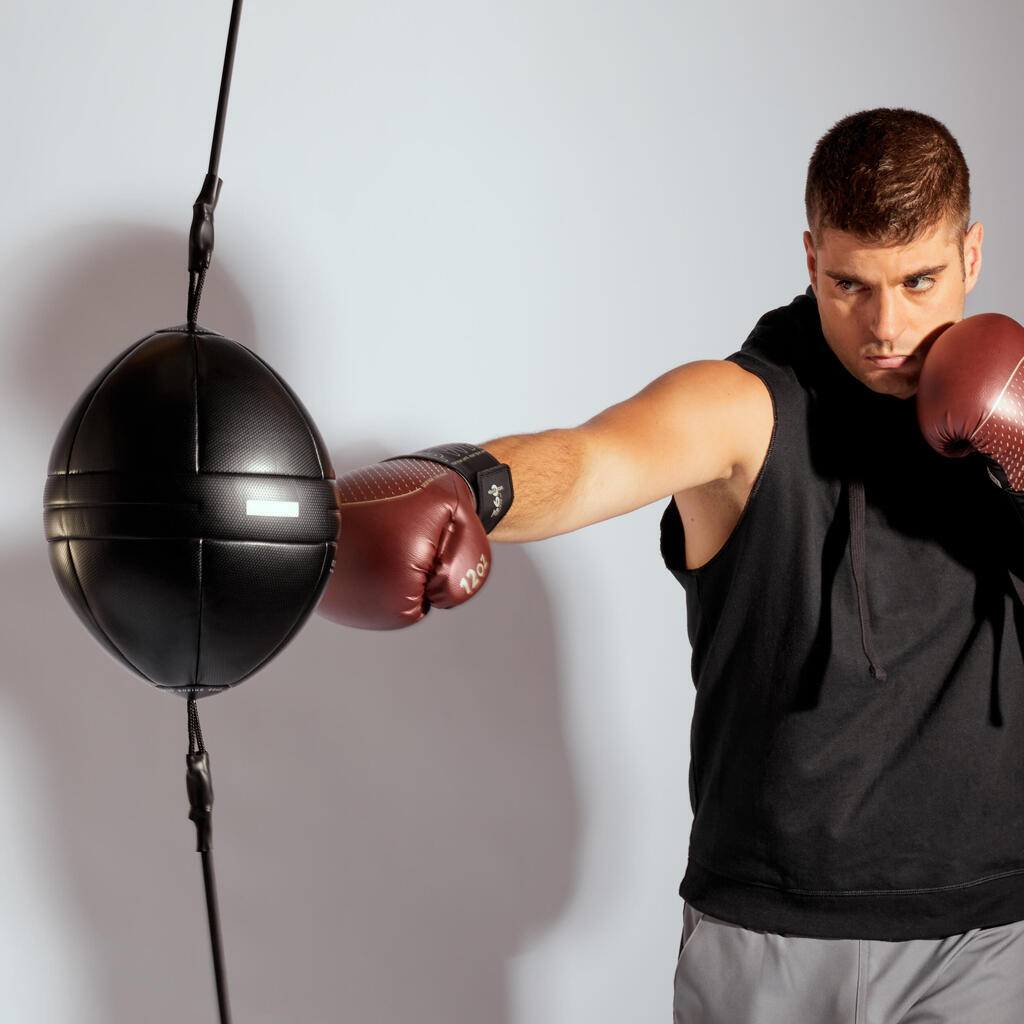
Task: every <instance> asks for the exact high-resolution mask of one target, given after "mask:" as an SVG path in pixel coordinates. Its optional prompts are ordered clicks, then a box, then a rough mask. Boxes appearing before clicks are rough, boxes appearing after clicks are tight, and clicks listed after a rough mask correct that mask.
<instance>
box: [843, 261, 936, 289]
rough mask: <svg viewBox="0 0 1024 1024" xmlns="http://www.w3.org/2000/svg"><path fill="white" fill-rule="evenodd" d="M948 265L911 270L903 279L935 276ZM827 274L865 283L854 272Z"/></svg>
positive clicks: (856, 282)
mask: <svg viewBox="0 0 1024 1024" xmlns="http://www.w3.org/2000/svg"><path fill="white" fill-rule="evenodd" d="M948 266H949V264H948V263H942V264H940V265H939V266H937V267H925V268H924V269H922V270H914V271H911V273H909V274H904V275H903V280H904V281H909V280H910V279H911V278H914V277H934V276H935V275H936V274H941V273H942V271H944V270H945V269H946V267H948ZM825 276H826V277H831V278H832V280H833V281H853V282H854V284H863V283H864V282H863V281H862V280H861V279H860V278H859V277H856V276H855V275H853V274H841V273H840V272H839V271H837V270H826V271H825Z"/></svg>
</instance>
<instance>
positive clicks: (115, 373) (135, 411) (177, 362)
mask: <svg viewBox="0 0 1024 1024" xmlns="http://www.w3.org/2000/svg"><path fill="white" fill-rule="evenodd" d="M154 466H159V467H160V470H161V471H162V472H166V473H184V472H187V471H189V470H191V471H193V472H194V471H195V468H196V394H195V352H194V343H193V339H192V338H191V337H190V336H189V335H187V334H180V333H176V332H166V333H157V334H153V335H151V336H150V337H149V338H147V339H145V340H144V341H143V342H142V343H141V344H139V345H137V346H135V348H134V349H133V350H132V351H131V353H130V354H129V355H128V357H127V358H125V359H122V360H121V362H120V363H118V365H117V366H116V367H115V368H114V369H113V370H112V371H111V372H110V373H109V374H108V375H107V377H106V379H105V380H104V381H103V382H102V383H101V385H100V386H99V388H97V390H96V393H95V394H94V395H93V398H92V401H91V402H90V403H89V405H88V408H86V409H85V411H84V413H83V414H82V419H81V423H80V425H79V428H78V433H77V435H76V437H75V440H74V445H73V447H72V450H71V455H70V459H69V461H68V471H69V472H71V473H98V472H99V473H102V472H107V473H126V472H132V471H136V472H146V471H149V470H152V468H153V467H154Z"/></svg>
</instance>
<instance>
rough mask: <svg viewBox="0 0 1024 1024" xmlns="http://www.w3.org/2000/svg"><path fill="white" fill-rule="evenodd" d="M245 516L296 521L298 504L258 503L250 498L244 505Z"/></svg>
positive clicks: (279, 502)
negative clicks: (275, 517) (276, 517)
mask: <svg viewBox="0 0 1024 1024" xmlns="http://www.w3.org/2000/svg"><path fill="white" fill-rule="evenodd" d="M245 514H246V515H247V516H280V517H282V518H287V519H298V518H299V503H298V502H297V501H259V500H256V499H254V498H250V499H249V500H248V501H247V502H246V503H245Z"/></svg>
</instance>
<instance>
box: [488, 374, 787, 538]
mask: <svg viewBox="0 0 1024 1024" xmlns="http://www.w3.org/2000/svg"><path fill="white" fill-rule="evenodd" d="M771 431H772V406H771V399H770V397H769V395H768V392H767V390H766V388H765V387H764V385H763V384H762V383H761V381H760V380H758V378H756V377H754V376H753V375H752V374H750V373H747V372H746V371H745V370H743V369H741V368H740V367H738V366H736V365H735V364H734V363H728V362H713V361H707V362H698V363H689V364H687V365H685V366H680V367H678V368H677V369H675V370H672V371H670V372H669V373H667V374H665V375H664V376H662V377H659V378H658V379H657V380H655V381H654V382H653V383H651V384H649V385H648V386H647V387H646V388H644V389H643V391H641V392H640V393H639V394H637V395H634V396H633V397H632V398H630V399H627V400H626V401H625V402H621V403H619V404H618V405H614V406H612V407H611V408H609V409H606V410H605V411H604V412H602V413H600V414H598V415H597V416H595V417H594V418H593V419H590V420H588V421H587V422H586V423H584V424H582V425H581V426H579V427H575V428H573V429H569V430H549V431H544V432H542V433H539V434H525V435H517V436H513V437H504V438H498V439H496V440H494V441H488V442H487V443H486V444H485V445H484V446H483V447H484V448H485V449H486V450H487V451H489V452H490V453H491V454H492V455H494V457H495V458H497V459H498V460H499V461H501V462H505V463H507V464H508V465H509V466H510V467H511V470H512V479H513V481H514V482H515V489H516V498H515V503H514V504H513V506H512V508H511V510H510V511H509V513H508V514H507V515H506V517H505V518H504V520H502V522H501V523H500V524H499V526H498V527H497V528H496V529H495V531H494V533H493V534H492V535H491V536H492V539H493V540H499V541H527V540H539V539H541V538H543V537H551V536H554V535H556V534H560V533H568V532H569V531H571V530H576V529H579V528H580V527H582V526H587V525H589V524H591V523H596V522H601V521H602V520H605V519H610V518H612V517H613V516H618V515H622V514H624V513H626V512H631V511H633V510H634V509H637V508H642V507H643V506H644V505H648V504H650V503H651V502H652V501H658V500H661V499H663V498H667V497H669V496H670V495H673V494H678V493H680V492H683V491H688V490H691V489H692V488H696V487H700V486H702V485H704V484H708V483H712V482H713V481H717V480H727V479H729V478H730V477H732V476H733V475H734V474H736V473H737V472H742V473H745V474H748V475H750V477H751V478H752V477H753V476H754V475H756V473H757V470H758V468H759V467H760V465H761V462H762V461H763V459H764V455H765V452H766V450H767V448H768V442H769V440H770V438H771Z"/></svg>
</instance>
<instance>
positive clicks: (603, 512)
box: [319, 362, 772, 629]
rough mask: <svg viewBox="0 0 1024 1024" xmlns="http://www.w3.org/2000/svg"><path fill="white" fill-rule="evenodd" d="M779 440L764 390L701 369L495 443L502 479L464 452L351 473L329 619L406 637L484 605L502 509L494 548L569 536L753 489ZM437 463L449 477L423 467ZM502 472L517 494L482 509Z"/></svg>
mask: <svg viewBox="0 0 1024 1024" xmlns="http://www.w3.org/2000/svg"><path fill="white" fill-rule="evenodd" d="M771 432H772V406H771V399H770V398H769V395H768V392H767V390H766V389H765V387H764V385H763V384H762V383H761V381H760V380H758V378H756V377H754V376H753V375H752V374H749V373H747V372H746V371H745V370H742V369H740V368H739V367H738V366H736V365H734V364H733V363H726V362H702V363H692V364H689V365H687V366H682V367H679V368H678V369H676V370H673V371H671V372H670V373H667V374H665V376H663V377H659V378H658V379H657V380H656V381H654V382H653V383H652V384H649V385H648V386H647V387H646V388H644V390H643V391H641V392H640V393H639V394H637V395H635V396H634V397H633V398H630V399H628V400H627V401H625V402H621V403H620V404H618V405H614V406H612V407H611V408H610V409H606V410H605V411H604V412H602V413H600V414H599V415H597V416H595V417H594V418H593V419H591V420H588V421H587V422H586V423H584V424H583V425H582V426H579V427H575V428H572V429H568V430H549V431H543V432H541V433H539V434H529V435H518V436H514V437H505V438H499V439H497V440H494V441H490V442H488V443H487V444H486V445H484V450H485V452H486V453H488V454H489V455H491V456H493V457H494V459H496V460H497V462H496V463H494V467H488V466H487V463H488V462H490V460H489V459H488V457H487V454H483V453H481V452H479V450H477V449H473V448H472V447H468V448H467V446H462V445H455V446H442V448H441V449H430V450H426V451H423V452H420V453H417V454H415V455H412V456H409V457H405V458H401V459H399V460H391V461H387V462H383V463H380V464H378V465H376V466H368V467H366V468H364V469H361V470H356V471H355V472H352V473H346V474H345V475H344V476H342V477H340V478H339V479H338V481H337V490H338V502H339V507H340V509H341V528H340V532H339V536H338V546H337V558H336V563H335V569H334V574H333V576H332V578H331V581H330V582H329V584H328V586H327V590H326V592H325V594H324V598H323V600H322V602H321V604H320V608H319V611H320V613H321V614H323V615H325V616H326V617H327V618H330V619H333V620H335V621H337V622H341V623H344V624H347V625H356V626H362V627H365V628H371V629H391V628H395V627H398V626H405V625H409V624H410V623H413V622H416V621H418V620H419V619H421V618H422V617H423V616H424V615H425V614H426V613H427V610H428V609H429V608H430V607H431V606H433V605H437V606H438V607H444V608H450V607H454V606H455V605H457V604H461V603H462V602H463V601H466V600H468V599H469V598H470V597H471V596H473V594H475V593H476V592H477V590H478V589H479V587H480V585H481V584H482V583H483V581H484V579H486V578H487V576H488V574H489V569H490V547H489V544H488V538H487V534H486V531H485V523H486V529H491V518H492V514H493V513H494V512H495V511H497V510H498V505H499V504H500V511H501V514H502V515H503V516H504V518H502V519H501V520H500V522H498V523H497V526H496V527H494V529H493V532H492V533H491V536H492V537H493V538H494V539H495V540H501V541H527V540H539V539H541V538H543V537H551V536H554V535H555V534H560V533H567V532H569V531H570V530H576V529H579V528H580V527H582V526H586V525H588V524H590V523H596V522H600V521H601V520H604V519H609V518H611V517H612V516H618V515H622V514H623V513H625V512H630V511H632V510H633V509H637V508H640V507H642V506H644V505H648V504H650V503H651V502H652V501H657V500H659V499H662V498H666V497H668V496H669V495H672V494H678V493H680V492H687V491H690V490H692V489H694V488H700V487H702V486H703V485H705V484H710V483H712V482H715V481H729V480H731V479H734V478H738V479H739V480H740V481H742V480H745V479H753V476H754V475H756V472H757V469H758V468H759V467H760V464H761V462H762V461H763V459H764V455H765V452H766V451H767V448H768V443H769V440H770V438H771ZM439 451H440V452H442V453H443V454H442V462H444V460H445V459H448V461H447V464H439V463H438V462H433V461H425V460H426V459H429V458H431V457H433V456H436V455H437V454H438V453H439ZM466 451H468V452H470V453H471V454H470V455H469V458H470V459H471V463H470V464H469V467H468V468H467V464H466V463H465V462H464V457H465V456H464V453H465V452H466ZM473 453H475V454H473ZM449 456H451V458H449ZM481 462H482V463H483V464H484V469H483V471H482V472H483V474H484V475H483V476H482V475H480V473H481V471H480V469H479V467H480V464H481ZM501 463H504V464H507V465H508V466H509V467H510V469H511V485H510V486H508V485H509V481H508V479H507V476H506V477H501V476H499V477H498V479H499V480H503V481H504V484H505V491H504V493H503V494H501V496H499V497H495V498H494V507H493V508H492V507H489V502H488V501H486V500H481V496H482V495H483V494H487V493H490V490H489V486H493V484H491V481H492V480H493V479H494V478H493V477H492V476H490V474H491V472H492V468H495V467H496V468H497V471H498V472H499V473H503V472H504V469H502V468H500V467H499V465H498V464H501ZM481 481H483V482H481ZM509 490H511V491H513V492H514V498H513V500H512V502H511V505H510V506H509V505H508V503H507V501H503V498H504V497H507V492H508V491H509ZM740 490H742V487H741V488H740ZM743 500H745V495H744V497H743Z"/></svg>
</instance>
